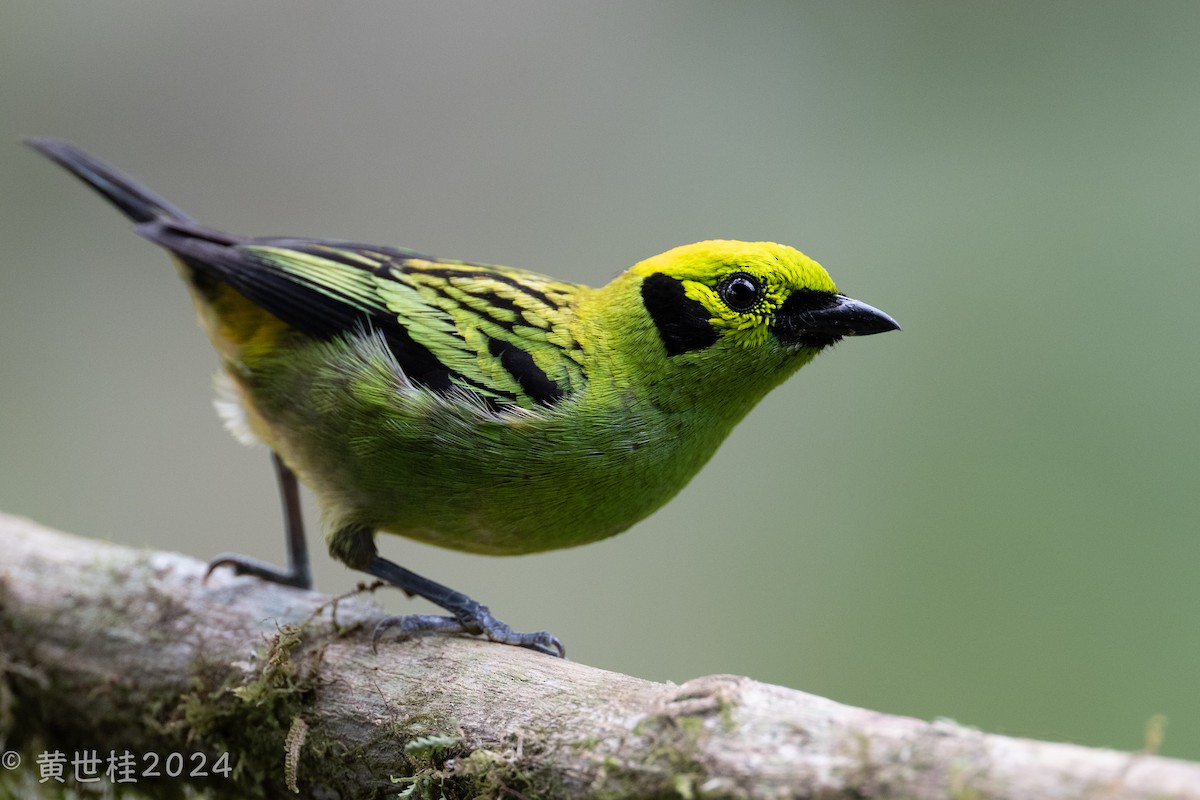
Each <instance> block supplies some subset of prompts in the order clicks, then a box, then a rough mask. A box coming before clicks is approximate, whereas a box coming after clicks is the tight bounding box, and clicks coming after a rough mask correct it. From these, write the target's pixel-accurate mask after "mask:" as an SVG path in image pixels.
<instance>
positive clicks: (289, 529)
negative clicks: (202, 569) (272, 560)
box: [204, 453, 312, 589]
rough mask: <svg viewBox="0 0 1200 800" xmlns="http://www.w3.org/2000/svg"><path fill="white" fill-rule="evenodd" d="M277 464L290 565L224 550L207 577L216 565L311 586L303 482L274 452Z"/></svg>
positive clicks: (276, 475)
mask: <svg viewBox="0 0 1200 800" xmlns="http://www.w3.org/2000/svg"><path fill="white" fill-rule="evenodd" d="M271 460H272V462H273V463H274V464H275V477H276V478H277V479H278V480H279V497H280V499H281V500H282V501H283V525H284V531H285V533H286V534H287V546H288V568H287V569H286V570H283V569H280V568H279V567H277V566H275V565H274V564H268V563H267V562H265V561H259V560H258V559H256V558H250V557H249V556H242V555H238V554H237V553H221V554H220V555H218V556H217V557H216V558H214V559H213V560H212V561H210V562H208V572H206V573H205V575H204V577H205V578H207V577H208V576H209V575H211V574H212V571H213V570H214V569H216V568H217V567H226V566H228V567H233V571H234V572H236V573H237V574H238V575H254V576H255V577H258V578H262V579H263V580H267V581H271V582H272V583H282V584H284V585H285V586H296V587H298V588H300V589H311V588H312V568H311V567H310V566H309V562H308V544H307V543H306V542H305V541H304V519H303V517H302V515H301V513H300V486H299V484H298V482H297V481H296V473H294V472H292V470H291V469H290V468H289V467H288V466H287V464H284V463H283V460H282V459H281V458H280V457H279V456H278V455H277V454H276V453H271Z"/></svg>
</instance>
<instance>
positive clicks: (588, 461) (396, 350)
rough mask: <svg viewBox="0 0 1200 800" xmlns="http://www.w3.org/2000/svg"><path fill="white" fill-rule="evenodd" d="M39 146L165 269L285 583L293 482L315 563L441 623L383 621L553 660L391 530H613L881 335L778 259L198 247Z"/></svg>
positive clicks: (809, 271)
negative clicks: (372, 583)
mask: <svg viewBox="0 0 1200 800" xmlns="http://www.w3.org/2000/svg"><path fill="white" fill-rule="evenodd" d="M28 144H30V145H31V146H32V147H34V148H36V149H37V150H38V151H40V152H41V153H43V154H44V155H46V156H48V157H49V158H51V159H53V160H54V161H56V162H58V163H59V164H60V165H62V166H63V167H65V168H66V169H67V170H69V171H70V172H71V173H73V174H74V175H75V176H76V177H78V178H80V179H81V180H83V181H84V182H85V183H87V184H88V185H89V186H91V187H92V188H93V189H95V190H96V191H97V192H99V193H100V194H101V195H103V196H104V197H105V198H106V199H107V200H109V201H110V202H111V203H113V204H114V205H115V206H116V207H117V208H118V209H120V210H121V211H122V212H124V213H125V215H126V216H128V217H129V218H130V219H131V220H132V221H133V222H134V223H135V225H134V230H135V231H136V232H137V233H138V234H139V235H140V236H143V237H145V238H146V239H149V240H150V241H152V242H154V243H155V244H158V245H160V246H161V247H163V248H165V249H166V250H167V251H168V252H170V253H171V255H172V256H174V258H175V261H176V262H177V264H178V267H179V270H180V273H181V274H182V276H183V279H184V280H185V282H186V283H187V285H188V288H189V289H190V291H191V295H192V300H193V303H194V305H195V309H196V312H197V315H198V316H199V319H200V322H201V324H202V325H203V327H204V328H205V330H206V331H207V333H208V336H209V338H210V339H211V340H212V343H213V346H214V347H215V348H216V350H217V353H218V355H219V357H220V362H221V373H220V375H221V377H222V379H223V380H222V383H223V384H224V389H223V391H222V392H221V397H220V398H219V399H218V401H217V406H218V410H219V411H220V413H221V415H222V417H223V418H224V420H225V422H226V425H227V426H228V427H229V428H230V430H231V431H232V432H233V433H234V434H235V436H237V438H239V439H241V440H242V441H245V442H254V441H261V442H264V443H265V444H266V445H267V446H268V447H269V448H270V449H271V451H272V454H273V457H274V461H275V466H276V470H277V474H278V479H279V484H280V488H281V493H282V496H283V502H284V510H285V522H286V530H287V539H288V548H289V566H288V568H287V569H281V568H278V567H275V566H272V565H270V564H266V563H262V562H259V561H256V560H252V559H249V558H246V557H243V556H237V555H232V554H223V555H220V556H218V557H216V558H215V559H214V560H213V562H212V563H211V564H210V571H211V569H212V568H214V567H217V566H221V565H229V566H232V567H233V568H234V569H235V570H236V571H237V572H239V573H243V574H250V575H256V576H259V577H261V578H265V579H268V580H272V581H277V582H280V583H285V584H290V585H293V586H301V587H309V586H310V585H311V577H310V571H309V563H308V555H307V550H306V545H305V541H304V531H303V527H302V524H301V519H300V508H299V503H298V499H297V497H298V490H297V483H296V479H297V476H299V479H300V480H302V481H303V482H304V483H305V484H307V485H308V486H309V487H310V488H311V489H312V490H313V492H315V494H316V496H317V498H318V500H319V502H320V506H321V509H322V526H323V528H324V531H325V538H326V542H327V544H328V547H329V552H330V554H331V555H332V556H333V557H334V558H336V559H338V560H340V561H342V562H344V563H345V564H347V565H348V566H350V567H351V568H353V569H356V570H361V571H363V572H367V573H369V574H371V575H373V576H375V577H376V578H379V579H381V580H383V581H385V582H387V583H389V584H393V585H395V586H398V587H399V588H400V589H402V590H404V591H405V592H406V593H407V594H408V595H410V596H413V595H416V596H420V597H423V598H425V599H426V600H429V601H430V602H432V603H434V604H436V605H438V606H440V607H441V608H443V609H445V610H446V612H448V614H447V615H446V616H438V615H425V614H421V615H404V616H400V617H391V618H388V619H386V620H384V621H383V622H382V623H380V625H379V627H377V628H376V631H375V639H376V640H377V639H378V638H379V635H380V633H382V632H383V631H384V630H386V629H387V628H389V627H399V628H400V629H401V630H402V632H403V633H405V634H411V633H414V632H417V631H452V632H465V633H468V634H475V635H482V636H486V637H487V638H488V639H490V640H492V641H496V642H503V643H506V644H512V645H520V646H524V647H529V648H532V649H535V650H538V651H541V652H545V653H550V654H557V655H560V656H561V655H563V654H564V652H565V650H564V648H563V645H562V643H561V642H560V641H559V639H558V638H557V637H555V636H552V635H551V634H549V633H546V632H538V633H519V632H515V631H513V630H512V629H511V628H509V626H507V625H505V624H504V623H503V622H500V621H499V620H497V619H496V618H495V617H493V616H492V615H491V613H490V612H489V611H488V609H487V607H486V606H483V605H481V604H480V603H478V602H476V601H474V600H472V599H471V598H469V597H467V596H466V595H464V594H462V593H460V592H456V591H454V590H452V589H450V588H448V587H446V586H443V585H441V584H438V583H435V582H433V581H431V580H428V579H426V578H423V577H421V576H420V575H417V574H415V573H413V572H411V571H409V570H406V569H404V568H403V567H401V566H399V565H397V564H395V563H393V562H391V561H389V560H387V559H385V558H383V557H382V556H380V555H379V554H378V552H377V550H376V545H375V533H376V532H377V531H384V532H387V533H394V534H399V535H401V536H407V537H410V538H412V539H417V540H419V541H422V542H428V543H430V544H435V545H440V546H442V547H449V548H453V549H456V550H465V551H468V552H473V553H489V554H494V555H511V554H519V553H536V552H541V551H544V550H553V549H556V548H560V547H573V546H575V545H581V544H586V543H588V542H594V541H596V540H598V539H603V538H605V537H608V536H612V535H614V534H616V533H620V532H621V531H623V530H625V529H626V528H628V527H629V526H630V525H632V524H634V523H635V522H637V521H638V520H640V519H642V518H644V517H645V516H647V515H648V514H650V513H651V512H653V511H654V510H655V509H657V508H658V507H660V506H661V505H663V504H664V503H665V502H666V501H667V500H669V499H670V498H671V497H672V496H673V495H675V493H676V492H678V491H679V490H680V489H682V488H683V487H684V485H685V484H687V482H688V481H689V480H691V478H692V476H693V475H695V474H696V472H697V471H698V470H699V469H700V468H701V467H702V466H703V465H704V463H705V462H706V461H708V459H709V458H710V457H711V456H712V454H713V452H714V451H715V450H716V449H717V447H718V446H719V445H720V444H721V442H722V440H724V439H725V437H726V436H728V435H729V432H730V431H731V430H732V429H733V427H734V425H736V424H737V423H738V421H739V420H741V419H742V417H744V416H745V415H746V413H747V412H748V411H749V410H750V409H751V408H752V407H753V406H754V404H755V403H757V402H758V401H759V400H761V399H762V398H763V396H764V395H766V394H767V392H769V391H770V390H771V389H773V388H774V387H776V386H778V385H779V384H780V383H781V382H783V381H784V380H785V379H787V377H788V376H790V375H791V374H792V373H794V372H795V371H796V370H798V369H799V368H800V367H802V366H804V365H805V364H807V363H808V362H810V361H812V359H813V358H814V357H815V356H816V355H817V353H819V352H821V351H822V350H824V349H825V348H827V347H829V346H830V345H832V344H834V343H835V342H837V341H838V340H839V339H841V338H842V337H844V336H863V335H867V334H873V333H881V332H884V331H890V330H896V329H898V328H899V325H898V324H897V323H896V321H895V320H893V319H892V318H891V317H890V316H888V315H887V314H885V313H883V312H882V311H879V310H878V309H875V308H872V307H871V306H869V305H866V304H865V303H861V302H859V301H857V300H852V299H851V298H849V297H846V296H845V295H843V294H840V293H839V292H838V290H837V287H836V286H835V285H834V283H833V280H832V279H831V278H830V277H829V274H828V273H827V272H826V271H825V270H824V269H823V268H822V267H821V265H819V264H818V263H817V262H815V261H813V260H812V259H810V258H808V257H807V256H805V255H804V254H803V253H800V252H799V251H797V250H794V249H793V248H791V247H787V246H785V245H781V244H775V243H772V242H739V241H724V240H721V241H705V242H698V243H696V244H690V245H685V246H682V247H676V248H674V249H672V250H668V251H667V252H665V253H662V254H661V255H657V256H654V257H653V258H649V259H647V260H645V261H642V262H641V263H639V264H636V265H634V266H632V267H630V268H629V269H627V270H626V271H624V272H622V273H621V274H619V275H617V276H616V277H615V278H613V279H612V281H610V282H609V283H608V284H607V285H605V286H602V287H600V288H592V287H590V286H584V285H580V284H574V283H564V282H563V281H559V280H555V279H553V278H550V277H547V276H545V275H539V274H537V273H534V272H528V271H525V270H520V269H512V268H509V267H501V266H493V265H488V264H478V263H473V262H467V261H452V260H449V259H444V258H435V257H433V256H427V255H421V254H420V253H417V252H415V251H412V250H406V249H400V248H395V247H383V246H376V245H367V244H356V243H352V242H345V241H338V240H330V239H309V238H248V237H245V236H239V235H236V234H230V233H224V232H221V231H217V230H213V229H211V228H206V227H204V226H202V225H200V224H198V223H197V222H195V221H194V220H193V219H192V218H191V217H189V216H187V215H186V214H184V213H183V212H182V211H180V210H179V209H177V208H175V206H173V205H172V204H170V203H168V202H167V201H166V200H164V199H162V198H161V197H159V196H158V195H157V194H155V193H154V192H152V191H150V190H149V189H147V188H145V187H144V186H142V185H141V184H139V183H137V182H136V181H134V180H132V179H131V178H129V177H128V176H126V175H123V174H121V173H120V172H118V171H117V170H115V169H113V168H111V167H109V166H107V165H105V164H103V163H101V162H100V161H98V160H96V159H95V158H92V157H91V156H89V155H87V154H86V153H84V152H82V151H81V150H79V149H77V148H75V147H73V146H72V145H70V144H67V143H65V142H62V141H58V140H54V139H45V138H37V139H31V140H29V141H28Z"/></svg>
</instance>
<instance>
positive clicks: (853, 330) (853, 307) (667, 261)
mask: <svg viewBox="0 0 1200 800" xmlns="http://www.w3.org/2000/svg"><path fill="white" fill-rule="evenodd" d="M629 273H630V274H631V275H632V276H639V277H640V278H641V284H640V293H641V301H642V303H643V305H644V306H645V308H646V311H647V313H648V314H649V316H650V318H651V320H653V322H654V326H655V328H656V330H657V332H658V334H659V338H660V339H661V340H662V345H663V347H664V348H665V349H666V353H667V356H668V357H669V358H671V357H676V356H682V355H684V354H687V353H692V352H697V351H703V350H706V349H709V348H715V349H716V350H734V351H736V350H738V349H741V350H748V351H753V350H761V351H763V352H764V355H766V354H768V353H769V354H771V355H776V356H782V357H785V358H786V357H789V356H802V355H808V356H809V358H811V356H812V355H815V354H816V352H817V351H819V350H821V349H822V348H824V347H828V346H829V345H831V344H833V343H834V342H837V341H838V340H839V339H841V338H842V337H843V336H865V335H868V334H872V333H883V332H884V331H890V330H896V329H898V328H899V327H900V326H899V325H898V324H897V323H896V321H895V320H894V319H892V318H891V317H890V316H888V315H887V314H885V313H883V312H882V311H880V310H878V309H876V308H872V307H871V306H869V305H867V304H866V303H860V302H859V301H857V300H852V299H850V298H849V297H846V296H845V295H843V294H839V293H838V290H837V287H836V286H835V285H834V283H833V279H832V278H830V277H829V273H828V272H826V271H825V269H824V268H823V267H822V266H821V265H820V264H818V263H817V262H815V261H813V260H812V259H811V258H809V257H808V256H806V255H804V254H803V253H801V252H800V251H799V250H796V249H794V248H791V247H788V246H786V245H781V244H775V243H774V242H737V241H728V240H713V241H706V242H697V243H696V244H689V245H684V246H682V247H676V248H674V249H672V250H668V251H667V252H665V253H662V254H661V255H657V256H655V257H653V258H650V259H647V260H645V261H643V262H641V263H640V264H637V265H636V266H634V267H633V268H632V269H631V270H630V271H629ZM747 355H748V354H747ZM747 360H754V359H753V358H748V359H747ZM769 360H774V359H769Z"/></svg>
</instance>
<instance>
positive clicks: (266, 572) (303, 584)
mask: <svg viewBox="0 0 1200 800" xmlns="http://www.w3.org/2000/svg"><path fill="white" fill-rule="evenodd" d="M217 567H232V568H233V572H234V574H235V575H253V576H254V577H256V578H262V579H263V580H265V581H270V582H271V583H278V584H282V585H283V586H295V587H297V588H299V589H311V588H312V578H311V577H310V576H309V574H308V571H307V570H297V569H291V570H285V569H283V568H282V567H277V566H275V565H274V564H270V563H268V562H266V561H260V560H258V559H257V558H250V557H249V556H243V555H238V554H237V553H221V554H220V555H218V556H217V557H216V558H214V559H213V560H212V561H210V562H208V569H207V570H205V571H204V580H205V581H207V580H208V576H209V575H212V574H213V570H215V569H216V568H217Z"/></svg>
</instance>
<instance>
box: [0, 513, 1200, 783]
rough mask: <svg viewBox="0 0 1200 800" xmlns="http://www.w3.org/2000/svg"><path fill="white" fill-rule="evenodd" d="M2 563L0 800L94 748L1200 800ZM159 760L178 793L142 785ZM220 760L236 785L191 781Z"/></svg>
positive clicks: (725, 691) (1092, 761)
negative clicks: (47, 764) (55, 761)
mask: <svg viewBox="0 0 1200 800" xmlns="http://www.w3.org/2000/svg"><path fill="white" fill-rule="evenodd" d="M0 553H3V556H2V557H0V740H3V741H2V742H0V750H11V751H12V752H14V753H16V754H18V755H19V756H20V757H21V758H22V764H21V765H20V766H19V767H16V768H15V769H0V794H4V793H5V786H6V783H5V782H6V781H7V786H8V787H9V789H8V792H11V793H15V792H16V790H15V789H13V788H12V787H13V786H17V785H21V786H26V787H28V786H30V785H36V784H37V783H38V780H39V774H40V773H39V772H38V770H39V767H38V766H37V765H36V761H37V756H38V754H40V753H43V752H46V751H59V752H63V753H64V754H65V755H66V756H67V757H68V759H69V758H70V757H71V755H72V754H73V753H75V752H78V751H80V750H82V751H85V752H86V751H88V750H93V749H94V750H97V751H99V756H100V758H101V760H102V761H103V758H104V757H105V756H107V755H109V754H110V751H114V752H123V751H129V752H131V753H133V754H134V755H135V756H137V757H138V763H137V769H138V773H137V780H138V782H137V785H136V788H137V789H140V790H142V791H147V790H148V791H151V792H152V793H154V794H156V795H159V794H162V795H171V794H179V793H182V792H183V787H184V785H185V784H186V785H188V786H189V787H195V788H204V787H208V789H209V790H210V791H211V792H212V794H213V795H214V796H221V797H224V796H248V797H294V796H296V794H297V793H298V794H299V795H300V796H305V797H316V798H335V797H346V798H350V797H355V798H357V797H371V796H396V795H397V794H401V793H405V792H407V794H405V795H404V796H406V797H414V798H416V797H433V798H437V797H446V798H455V797H514V798H537V797H589V798H590V797H595V798H608V797H681V798H691V797H730V798H782V797H804V798H889V797H904V798H931V799H932V798H937V800H944V799H945V798H961V799H962V800H984V799H985V798H1014V799H1016V798H1019V799H1020V800H1056V799H1057V798H1097V799H1098V800H1124V799H1126V798H1128V799H1129V800H1133V799H1134V798H1137V799H1139V800H1141V799H1143V798H1144V799H1145V800H1150V798H1156V799H1157V800H1164V799H1166V798H1172V799H1173V800H1185V799H1192V798H1195V799H1197V800H1200V765H1198V764H1191V763H1187V762H1182V761H1175V760H1171V759H1164V758H1159V757H1156V756H1153V755H1148V754H1137V753H1133V754H1130V753H1120V752H1115V751H1110V750H1098V749H1090V748H1084V747H1079V746H1075V745H1067V744H1054V743H1048V742H1040V741H1031V740H1023V739H1015V738H1010V737H1005V736H995V735H990V734H986V733H981V732H979V731H976V730H972V729H968V728H963V727H960V726H957V725H954V724H952V723H948V722H934V723H929V722H923V721H920V720H916V719H910V718H906V717H896V716H890V715H886V714H881V713H876V712H872V711H868V710H864V709H859V708H853V707H850V706H845V705H841V704H839V703H835V702H833V701H830V700H826V699H824V698H821V697H815V696H813V695H809V694H804V693H803V692H798V691H794V690H792V689H786V688H783V687H780V686H771V685H767V684H763V683H758V682H756V681H752V680H750V679H748V678H742V677H737V676H732V675H714V676H708V677H703V678H697V679H695V680H692V681H688V682H687V683H684V684H683V685H679V686H676V685H673V684H664V683H655V682H652V681H645V680H641V679H638V678H634V677H631V676H628V675H622V674H619V673H615V672H607V671H604V670H599V669H595V668H592V667H588V666H585V665H582V664H575V663H571V662H569V661H560V660H558V659H554V658H551V657H548V656H542V655H539V654H537V653H533V652H530V651H526V650H520V649H517V648H513V647H503V646H498V645H493V644H489V643H487V642H481V641H476V640H472V639H467V638H461V637H453V636H442V635H429V636H423V637H419V638H415V639H412V640H408V641H404V642H394V641H387V642H384V643H382V644H381V645H380V647H379V650H378V652H373V651H372V649H371V647H370V644H369V641H370V635H371V630H372V628H373V625H374V623H375V621H377V620H378V619H379V618H380V617H381V616H382V612H381V611H379V610H378V609H377V608H375V607H373V606H372V605H371V604H370V603H368V602H365V601H363V600H361V599H358V598H351V599H342V600H340V601H334V600H333V599H331V598H330V597H328V596H325V595H321V594H317V593H315V592H303V591H297V590H294V589H287V588H283V587H279V586H274V585H270V584H267V583H264V582H262V581H259V580H256V579H253V578H245V577H233V576H231V575H229V574H227V573H226V572H225V571H219V572H218V573H215V574H214V575H213V576H212V578H211V579H210V580H209V581H208V582H207V583H204V582H203V581H202V576H203V574H204V564H202V563H201V562H199V561H196V560H194V559H191V558H188V557H185V556H181V555H178V554H174V553H163V552H148V551H141V550H135V549H131V548H128V547H122V546H117V545H113V544H108V543H104V542H98V541H95V540H90V539H82V538H79V537H75V536H71V535H68V534H64V533H60V532H57V531H52V530H49V529H46V528H43V527H40V526H38V525H36V524H34V523H32V522H30V521H28V520H23V519H20V518H16V517H10V516H3V515H0ZM148 752H153V753H156V754H157V755H158V756H159V757H160V758H161V759H162V761H161V763H160V764H159V765H158V770H159V771H160V772H164V770H165V769H166V768H167V767H168V766H169V765H168V763H167V762H166V756H167V754H169V753H172V752H174V753H180V754H181V757H182V759H183V764H184V769H183V772H182V774H179V775H177V776H172V775H169V774H166V773H165V772H164V774H163V776H162V777H159V778H157V779H155V778H153V777H142V775H141V772H142V771H143V770H144V768H145V766H146V765H145V764H144V763H143V756H144V754H145V753H148ZM221 753H229V754H230V757H229V764H230V765H231V766H232V767H233V769H232V772H231V773H230V774H229V775H228V776H223V775H212V774H211V773H210V775H209V777H189V772H190V771H192V770H194V769H195V767H196V765H197V763H198V762H199V760H200V759H203V760H204V763H205V765H207V767H208V768H209V769H210V770H211V768H212V767H213V765H214V764H217V763H218V761H219V759H220V755H221ZM7 758H8V757H7V755H6V760H7ZM178 763H179V762H178V761H177V762H175V764H176V765H177V764H178ZM103 767H104V764H103V763H102V764H101V771H103ZM74 777H75V776H74V775H73V769H72V765H71V764H70V763H69V761H68V763H67V765H66V778H65V780H66V785H67V786H70V784H71V781H72V780H74Z"/></svg>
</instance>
